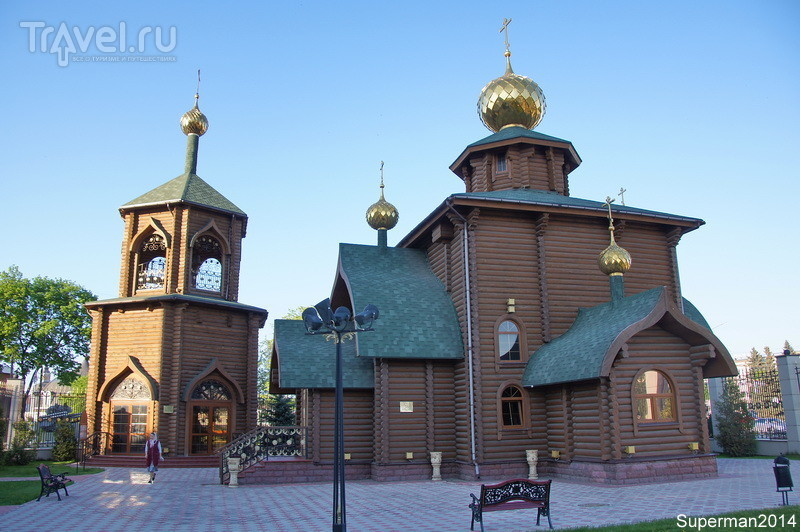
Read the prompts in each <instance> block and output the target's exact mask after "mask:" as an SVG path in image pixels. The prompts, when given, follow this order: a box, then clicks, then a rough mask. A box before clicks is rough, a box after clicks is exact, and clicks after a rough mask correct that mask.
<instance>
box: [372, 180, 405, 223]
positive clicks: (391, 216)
mask: <svg viewBox="0 0 800 532" xmlns="http://www.w3.org/2000/svg"><path fill="white" fill-rule="evenodd" d="M399 219H400V213H399V212H397V208H396V207H395V206H394V205H392V204H391V203H389V202H388V201H386V200H385V199H384V197H383V185H381V199H379V200H378V201H376V202H375V203H373V204H372V205H370V207H369V209H367V223H368V224H369V226H370V227H372V228H373V229H375V230H378V229H392V228H393V227H394V226H395V225H397V220H399Z"/></svg>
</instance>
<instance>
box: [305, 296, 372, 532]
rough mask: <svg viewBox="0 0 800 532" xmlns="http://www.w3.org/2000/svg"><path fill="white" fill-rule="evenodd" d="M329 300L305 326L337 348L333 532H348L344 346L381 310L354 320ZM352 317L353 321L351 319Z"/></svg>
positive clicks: (308, 315)
mask: <svg viewBox="0 0 800 532" xmlns="http://www.w3.org/2000/svg"><path fill="white" fill-rule="evenodd" d="M330 305H331V301H330V299H326V300H325V301H323V302H321V303H319V304H318V305H317V306H316V307H309V308H307V309H305V310H304V311H303V324H304V325H305V327H306V330H307V331H308V334H324V335H326V336H325V338H326V339H333V341H334V343H335V344H336V401H335V404H334V408H335V419H334V426H333V459H334V461H333V527H332V529H331V530H333V532H346V531H347V518H346V512H345V496H344V478H345V475H344V393H343V391H342V342H344V341H345V340H351V339H353V338H355V335H356V333H360V332H366V331H371V330H373V329H372V323H373V322H374V321H375V320H377V319H378V316H379V312H378V307H376V306H375V305H367V306H366V308H365V309H364V311H363V312H360V313H358V314H356V315H355V316H352V314H351V313H350V309H348V308H347V307H339V308H337V309H336V311H335V312H332V311H331V306H330ZM351 316H352V317H351Z"/></svg>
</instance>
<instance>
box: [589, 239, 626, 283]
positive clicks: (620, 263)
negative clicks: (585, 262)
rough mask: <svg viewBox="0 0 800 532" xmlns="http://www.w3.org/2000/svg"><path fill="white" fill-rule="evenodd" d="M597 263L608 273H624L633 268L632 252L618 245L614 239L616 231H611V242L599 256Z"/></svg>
mask: <svg viewBox="0 0 800 532" xmlns="http://www.w3.org/2000/svg"><path fill="white" fill-rule="evenodd" d="M597 265H598V266H600V271H601V272H603V273H604V274H606V275H622V274H624V273H626V272H627V271H628V270H630V269H631V254H630V253H628V251H627V250H626V249H625V248H623V247H620V246H619V245H617V243H616V242H615V241H614V233H613V232H612V233H611V244H609V246H608V247H607V248H606V249H604V250H603V251H602V252H601V253H600V256H599V257H597Z"/></svg>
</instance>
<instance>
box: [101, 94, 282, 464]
mask: <svg viewBox="0 0 800 532" xmlns="http://www.w3.org/2000/svg"><path fill="white" fill-rule="evenodd" d="M197 98H198V95H195V99H196V101H197ZM181 128H182V130H183V132H184V133H185V134H186V136H187V137H188V144H187V150H186V167H185V169H184V173H183V174H181V175H180V176H178V177H176V178H175V179H172V180H171V181H168V182H167V183H164V184H163V185H161V186H159V187H157V188H155V189H153V190H151V191H150V192H147V193H146V194H144V195H142V196H139V197H138V198H136V199H134V200H133V201H130V202H128V203H126V204H125V205H123V206H122V207H120V214H121V216H122V218H123V220H124V221H125V229H124V234H123V237H122V268H121V272H120V282H119V297H118V298H115V299H108V300H103V301H94V302H91V303H87V304H86V306H87V308H88V309H89V312H90V313H91V315H92V319H93V321H92V343H91V353H90V366H89V368H90V371H89V385H88V389H87V408H86V414H87V432H88V434H89V435H94V437H93V438H92V439H93V442H94V444H95V445H97V446H98V447H99V448H98V449H96V451H97V452H101V453H104V454H105V453H108V454H111V455H120V456H125V455H133V456H136V457H141V456H142V455H143V453H144V443H145V441H146V439H147V438H148V434H149V433H150V432H152V431H155V432H157V433H158V435H159V440H160V441H161V442H162V447H163V448H164V449H165V452H169V454H170V455H172V456H208V455H213V454H214V453H215V452H216V451H217V450H218V449H220V448H221V447H223V446H224V445H225V444H227V443H228V442H229V441H230V440H231V438H232V436H233V435H234V434H235V433H242V432H246V431H248V430H251V429H252V428H253V427H254V426H255V425H256V406H257V405H256V400H257V399H256V398H257V391H256V366H257V357H258V333H259V330H260V329H261V328H262V327H263V326H264V323H265V320H266V318H267V312H266V310H264V309H261V308H257V307H252V306H248V305H244V304H242V303H239V302H238V294H239V266H240V263H241V259H242V239H243V238H244V237H245V232H246V229H247V215H246V214H245V213H244V212H242V210H241V209H239V208H238V207H237V206H236V205H234V204H233V203H231V202H230V201H229V200H228V199H226V198H225V197H224V196H223V195H222V194H220V193H219V192H217V191H216V190H215V189H214V188H212V187H211V186H210V185H209V184H208V183H206V182H205V181H203V180H202V179H201V178H200V177H199V176H198V175H197V150H198V144H199V138H200V136H202V135H203V134H204V133H205V132H206V130H207V129H208V121H207V119H206V117H205V116H204V115H203V113H201V112H200V110H199V108H198V106H197V103H195V106H194V108H193V109H191V110H190V111H188V112H187V113H186V114H184V115H183V117H182V118H181Z"/></svg>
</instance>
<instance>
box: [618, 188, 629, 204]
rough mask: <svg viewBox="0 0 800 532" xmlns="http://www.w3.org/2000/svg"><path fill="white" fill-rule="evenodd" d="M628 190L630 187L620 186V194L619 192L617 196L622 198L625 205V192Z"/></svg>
mask: <svg viewBox="0 0 800 532" xmlns="http://www.w3.org/2000/svg"><path fill="white" fill-rule="evenodd" d="M627 191H628V189H626V188H622V187H619V194H617V196H619V197H620V198H621V199H622V204H623V205H625V193H626V192H627Z"/></svg>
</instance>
